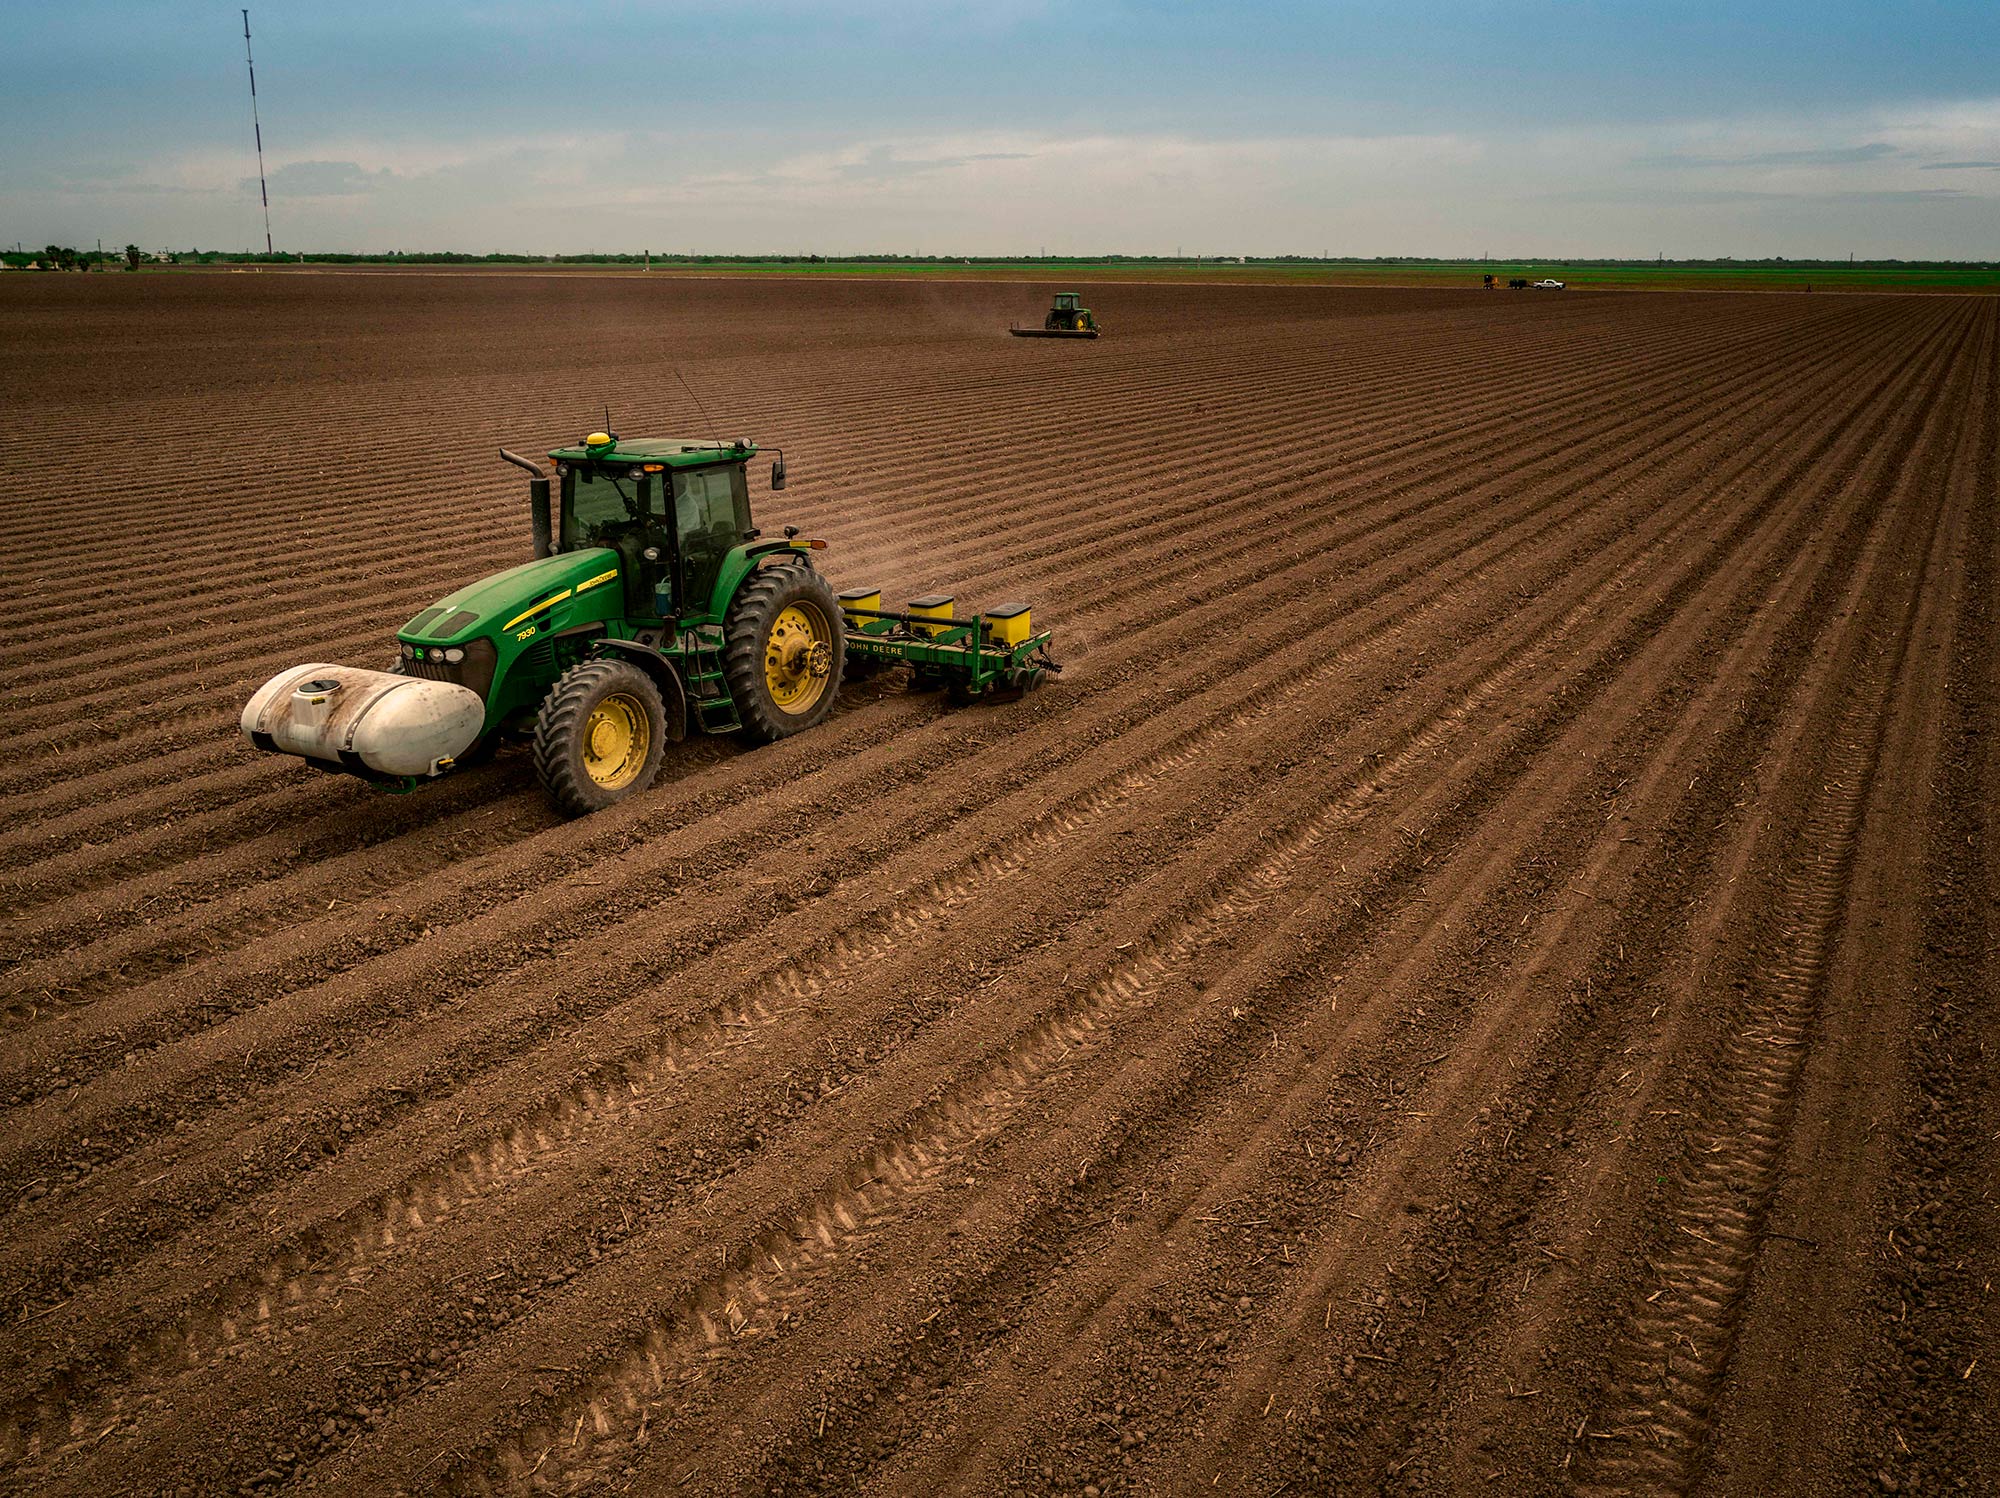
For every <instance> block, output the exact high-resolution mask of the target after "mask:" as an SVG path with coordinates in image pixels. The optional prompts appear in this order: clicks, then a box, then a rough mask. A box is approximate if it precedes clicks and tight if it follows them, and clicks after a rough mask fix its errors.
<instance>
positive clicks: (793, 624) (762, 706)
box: [722, 563, 847, 744]
mask: <svg viewBox="0 0 2000 1498" xmlns="http://www.w3.org/2000/svg"><path fill="white" fill-rule="evenodd" d="M840 617H841V616H840V601H839V600H838V599H836V598H835V597H834V596H833V584H832V583H830V582H828V581H827V580H826V579H825V578H824V577H821V576H820V575H819V573H818V572H816V571H814V570H813V569H812V568H810V567H805V566H800V565H798V564H796V563H790V564H784V565H780V566H776V567H766V568H764V569H763V570H762V571H760V572H753V573H751V574H750V576H748V577H747V578H745V579H744V580H743V585H742V586H741V587H739V588H738V589H737V590H736V597H735V598H733V599H732V600H730V604H729V616H728V618H727V620H726V621H725V623H724V625H723V636H722V674H723V677H724V679H725V680H726V681H727V682H728V684H729V695H730V696H731V697H732V698H734V699H735V701H736V715H737V717H738V718H740V719H741V720H742V722H743V731H744V732H745V733H747V734H748V735H749V736H750V737H751V738H753V739H756V740H758V741H759V742H761V743H766V744H768V743H771V742H773V741H775V740H777V739H783V738H789V737H790V736H791V735H793V734H795V733H798V732H800V731H801V730H803V729H807V728H811V727H812V726H813V725H814V724H816V723H818V722H820V721H821V720H822V719H823V718H825V717H826V715H827V714H828V713H829V712H831V711H832V710H833V699H834V697H835V696H836V695H837V694H838V692H839V690H840V679H841V673H842V671H843V670H844V669H845V668H846V664H847V635H846V632H845V631H844V630H843V629H842V627H841V623H840Z"/></svg>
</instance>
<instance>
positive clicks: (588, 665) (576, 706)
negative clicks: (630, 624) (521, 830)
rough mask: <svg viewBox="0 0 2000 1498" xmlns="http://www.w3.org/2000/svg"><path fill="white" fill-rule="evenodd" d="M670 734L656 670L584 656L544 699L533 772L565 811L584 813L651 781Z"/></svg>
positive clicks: (657, 771)
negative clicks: (652, 672)
mask: <svg viewBox="0 0 2000 1498" xmlns="http://www.w3.org/2000/svg"><path fill="white" fill-rule="evenodd" d="M666 741H667V711H666V707H665V706H664V705H663V704H662V702H661V701H660V689H659V688H658V687H657V686H655V685H653V679H652V678H651V677H650V676H648V675H647V674H646V673H645V672H644V671H642V670H640V669H639V668H638V667H637V666H635V665H633V664H631V663H630V662H629V661H612V660H590V661H582V662H580V663H578V664H577V665H574V666H571V667H570V668H569V670H567V671H565V672H563V674H562V675H561V677H559V678H558V679H557V681H556V684H555V685H554V686H553V687H551V688H550V689H549V695H548V696H547V697H545V698H543V699H542V709H541V712H540V713H538V714H537V715H536V718H535V773H536V774H537V775H539V776H540V777H541V780H542V786H543V789H545V790H546V791H547V792H548V793H549V799H550V800H552V801H554V802H555V804H556V806H557V807H558V808H560V809H561V811H562V812H563V814H564V815H565V816H572V817H580V816H584V815H586V814H587V813H589V812H593V811H602V810H603V809H604V808H605V807H607V806H609V805H611V804H612V803H613V802H615V801H622V800H624V799H625V798H626V797H627V796H630V795H632V794H634V793H635V792H638V791H643V790H644V789H645V788H646V787H647V786H649V785H651V784H652V783H653V777H654V775H656V774H657V773H659V768H660V754H661V751H662V750H663V749H664V748H665V746H666Z"/></svg>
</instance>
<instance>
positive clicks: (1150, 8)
mask: <svg viewBox="0 0 2000 1498" xmlns="http://www.w3.org/2000/svg"><path fill="white" fill-rule="evenodd" d="M0 15H4V17H5V18H4V20H0V43H3V44H0V131H4V140H5V148H4V150H0V238H4V239H5V240H6V241H7V242H9V243H11V242H13V241H15V240H19V241H22V242H24V243H26V244H29V245H31V246H32V245H37V244H46V243H48V242H50V241H62V242H71V243H80V244H89V243H91V242H93V241H94V240H96V239H98V238H100V237H101V238H102V239H103V240H104V242H105V243H106V244H107V245H111V244H117V245H123V244H124V243H125V242H126V241H128V240H137V241H138V242H139V243H141V244H144V245H147V246H149V247H157V246H166V245H173V246H176V247H186V246H190V245H199V246H202V247H221V248H241V247H245V246H249V245H251V244H254V243H258V242H260V241H261V240H262V237H263V229H262V220H261V217H260V211H259V207H258V201H257V183H256V175H255V174H256V159H255V155H254V153H253V150H252V142H251V128H250V105H249V98H248V90H247V86H246V80H245V72H244V62H243V38H242V21H241V17H240V15H239V13H238V10H237V9H236V8H234V7H230V6H217V5H211V4H208V3H205V0H124V3H107V0H66V3H62V4H43V5H36V6H34V7H33V8H32V9H31V8H29V7H28V6H27V5H25V4H23V3H20V0H15V3H11V4H8V5H7V6H6V7H5V10H4V12H0ZM251 25H252V29H253V32H254V41H255V45H256V51H257V81H258V92H259V102H260V105H261V108H262V114H263V124H264V145H265V160H266V164H267V166H268V168H269V172H270V185H271V222H272V229H273V231H274V233H275V235H276V239H277V243H278V246H279V248H281V249H284V248H292V249H327V250H334V249H340V250H381V249H397V248H400V249H460V250H471V251H487V250H496V249H507V250H526V251H543V252H547V251H563V252H576V251H585V250H639V249H647V248H650V249H653V250H677V251H685V250H700V251H740V252H749V251H791V252H809V251H814V252H819V253H822V254H838V253H841V252H845V251H860V250H875V251H893V250H902V251H917V252H923V253H927V254H959V253H965V254H977V253H982V252H984V253H1009V254H1018V253H1035V252H1038V251H1041V250H1047V251H1049V252H1051V253H1090V252H1106V251H1122V252H1127V253H1172V252H1174V251H1176V250H1182V251H1185V252H1186V253H1190V254H1194V253H1202V254H1284V253H1296V254H1322V253H1324V254H1335V255H1341V254H1347V255H1378V254H1410V255H1443V256H1455V255H1477V254H1481V253H1491V254H1494V255H1533V256H1541V257H1553V256H1558V255H1565V254H1568V255H1579V256H1581V255H1616V256H1648V255H1652V254H1655V253H1661V252H1663V253H1665V254H1667V255H1668V256H1670V257H1671V256H1709V255H1725V254H1733V255H1737V256H1743V257H1755V256H1766V255H1786V256H1791V257H1795V258H1805V257H1815V256H1845V255H1848V254H1850V253H1852V254H1857V255H1860V256H1862V257H1870V256H1900V257H1904V258H1931V257H1936V258H1965V259H1991V258H1996V257H2000V3H1995V0H1983V3H1966V4H1960V3H1951V0H1946V3H1931V4H1890V3H1864V0H1818V3H1812V4H1803V3H1792V0H1762V3H1752V0H1732V3H1727V4H1718V3H1711V0H1682V3H1676V4H1643V5H1642V4H1627V3H1616V0H1606V3H1598V4H1577V3H1567V4H1552V3H1543V0H1507V3H1490V4H1489V3H1459V4H1436V3H1431V0H1386V3H1374V0H1370V3H1359V4H1343V3H1322V4H1307V3H1289V0H1277V3H1272V0H1242V3H1238V4H1234V5H1219V4H1218V5H1208V4H1192V3H1180V4H1168V3H1138V0H1125V3H1116V0H1114V3H1105V4H1091V5H1064V4H1054V3H1050V4H1038V3H1033V0H988V3H983V4H957V3H923V0H906V3H890V0H850V3H846V4H838V5H834V4H820V3H815V0H777V3H766V0H736V3H721V0H716V3H712V4H700V3H694V4H685V3H648V4H641V3H626V0H591V3H574V4H565V3H560V0H556V3H541V4H537V3H529V0H494V3H489V4H482V5H459V4H442V3H429V0H401V3H385V0H267V3H263V4H253V5H252V7H251Z"/></svg>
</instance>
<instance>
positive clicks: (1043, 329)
mask: <svg viewBox="0 0 2000 1498" xmlns="http://www.w3.org/2000/svg"><path fill="white" fill-rule="evenodd" d="M1007 331H1008V332H1010V333H1012V334H1013V335H1014V336H1015V337H1016V338H1095V337H1096V336H1097V335H1098V334H1099V333H1100V332H1101V331H1103V330H1102V329H1100V328H1099V327H1098V326H1097V319H1096V318H1095V317H1093V316H1091V312H1090V309H1089V308H1088V307H1086V306H1084V305H1083V296H1082V294H1081V293H1080V292H1075V291H1058V292H1057V293H1056V299H1055V305H1054V306H1052V307H1050V308H1049V315H1048V316H1047V317H1045V318H1043V319H1042V325H1041V326H1040V327H1039V328H1024V327H1021V326H1020V325H1019V324H1016V325H1015V326H1014V327H1011V328H1009V329H1008V330H1007Z"/></svg>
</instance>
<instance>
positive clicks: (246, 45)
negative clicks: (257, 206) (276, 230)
mask: <svg viewBox="0 0 2000 1498" xmlns="http://www.w3.org/2000/svg"><path fill="white" fill-rule="evenodd" d="M243 60H244V61H245V62H247V63H249V64H250V128H251V129H252V130H254V131H256V132H257V191H258V192H260V193H262V194H263V195H264V253H265V254H266V255H275V254H276V253H277V251H276V250H274V249H272V248H271V189H270V188H269V187H268V186H267V185H265V182H264V125H263V122H262V121H260V120H259V119H258V118H257V59H256V58H254V57H252V56H251V55H250V12H249V11H247V10H246V11H244V12H243Z"/></svg>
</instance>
